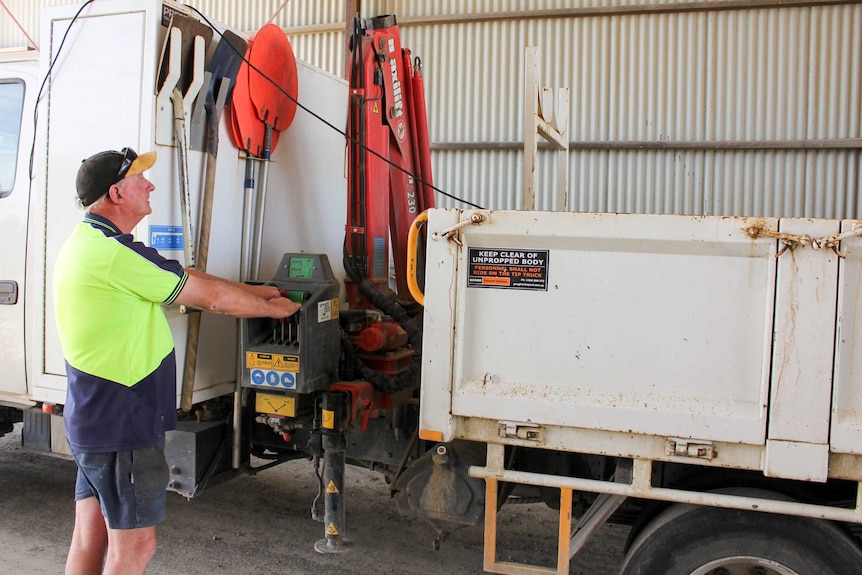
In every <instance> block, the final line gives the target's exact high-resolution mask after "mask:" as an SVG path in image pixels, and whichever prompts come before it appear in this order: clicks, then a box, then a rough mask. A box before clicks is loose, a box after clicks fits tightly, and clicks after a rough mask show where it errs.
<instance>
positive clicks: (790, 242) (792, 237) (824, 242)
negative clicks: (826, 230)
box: [742, 224, 862, 259]
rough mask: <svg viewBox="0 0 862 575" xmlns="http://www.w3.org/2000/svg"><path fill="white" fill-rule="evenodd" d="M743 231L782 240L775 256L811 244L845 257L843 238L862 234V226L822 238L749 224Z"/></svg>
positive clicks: (818, 248)
mask: <svg viewBox="0 0 862 575" xmlns="http://www.w3.org/2000/svg"><path fill="white" fill-rule="evenodd" d="M742 233H744V234H745V235H746V236H748V237H749V238H751V239H753V240H755V239H757V238H759V237H767V238H775V239H777V240H778V241H779V242H781V249H780V250H778V253H777V254H775V257H780V256H781V255H782V254H783V253H784V252H786V251H787V250H788V249H789V250H791V251H793V250H795V249H796V248H797V247H799V246H802V247H805V246H811V249H813V250H824V249H831V250H832V251H833V252H835V254H836V255H837V256H838V257H839V258H841V259H844V258H845V257H846V256H845V255H844V254H842V253H841V252H840V251H838V245H839V244H840V243H841V241H842V240H845V239H847V238H854V237H859V236H862V226H859V225H856V224H854V225H853V229H852V230H850V231H849V232H843V233H840V234H835V235H831V236H825V237H822V238H812V237H811V236H809V235H808V234H788V233H784V232H775V231H772V230H765V229H763V228H761V227H758V226H749V227H747V228H742Z"/></svg>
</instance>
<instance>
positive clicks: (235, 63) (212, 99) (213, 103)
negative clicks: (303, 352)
mask: <svg viewBox="0 0 862 575" xmlns="http://www.w3.org/2000/svg"><path fill="white" fill-rule="evenodd" d="M245 51H246V42H245V40H243V39H242V38H240V37H239V36H237V35H236V34H234V33H232V32H230V31H226V32H225V33H224V34H223V35H222V39H221V41H220V42H219V43H218V45H217V46H216V49H215V51H214V52H213V55H212V58H211V59H210V63H209V65H208V66H207V73H208V76H207V77H208V79H209V80H210V83H209V84H208V85H207V86H206V87H205V88H204V89H205V90H206V94H205V96H204V109H205V111H206V119H207V129H206V140H205V144H206V154H207V156H206V160H207V163H206V173H205V176H204V191H203V199H202V201H201V222H200V237H199V238H198V253H197V269H198V270H200V271H202V272H206V270H207V259H208V258H209V243H210V230H211V228H212V210H213V195H214V190H215V175H216V157H217V155H218V144H219V123H220V121H221V115H222V111H223V110H224V107H225V104H226V103H227V101H228V99H229V98H230V94H231V90H232V89H233V85H234V84H235V80H236V75H237V72H238V71H239V65H240V62H241V61H242V55H243V54H245ZM201 93H202V94H203V92H201ZM194 138H195V135H194V132H193V133H192V139H193V140H194ZM200 326H201V314H199V313H195V314H192V315H190V316H189V329H188V332H187V339H186V357H185V368H184V369H183V383H182V394H181V401H180V407H181V408H182V410H183V411H186V412H188V411H190V410H191V408H192V396H193V394H194V385H195V372H196V368H197V357H198V339H199V336H200Z"/></svg>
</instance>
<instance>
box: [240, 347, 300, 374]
mask: <svg viewBox="0 0 862 575" xmlns="http://www.w3.org/2000/svg"><path fill="white" fill-rule="evenodd" d="M245 366H246V367H247V368H248V369H254V368H256V367H258V368H265V369H274V370H276V371H292V372H295V373H298V372H299V356H298V355H281V354H279V353H259V352H256V351H247V352H245Z"/></svg>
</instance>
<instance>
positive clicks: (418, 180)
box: [90, 0, 484, 210]
mask: <svg viewBox="0 0 862 575" xmlns="http://www.w3.org/2000/svg"><path fill="white" fill-rule="evenodd" d="M90 1H92V0H90ZM184 6H186V7H187V8H189V9H190V10H193V11H194V12H196V13H197V14H198V16H200V17H201V19H202V20H203V21H204V22H206V23H207V25H208V26H209V27H210V28H212V29H213V31H215V33H216V34H218V35H219V36H220V37H221V36H222V33H221V30H219V29H218V28H217V27H216V26H215V25H214V24H213V23H212V22H211V21H210V20H209V19H208V18H207V17H206V16H204V14H203V13H202V12H201V11H200V10H198V9H197V8H195V7H194V6H190V5H188V4H184ZM228 44H230V43H228ZM230 47H231V49H232V50H234V52H236V53H237V54H238V55H239V56H240V57H241V58H242V60H243V62H245V63H246V64H247V65H248V67H249V68H251V69H252V70H254V71H255V72H257V73H258V74H260V75H261V76H263V77H264V78H266V81H267V82H269V83H271V84H272V85H273V86H274V87H275V88H276V89H277V90H278V91H279V92H281V93H282V94H284V95H285V96H286V97H287V98H288V99H290V100H291V101H292V102H294V103H295V104H296V105H297V107H298V108H301V109H302V110H303V111H304V112H306V113H308V114H310V115H311V116H312V117H314V118H315V119H316V120H318V121H320V122H322V123H323V124H325V125H326V126H327V127H328V128H330V129H332V130H334V131H336V132H338V133H339V134H340V135H342V136H344V138H345V139H346V140H349V141H350V142H352V143H353V144H356V145H358V146H359V147H361V148H362V149H364V150H365V151H367V152H369V153H370V154H372V155H374V156H376V157H377V158H379V159H381V160H383V161H384V162H386V163H387V164H389V165H390V166H392V167H394V168H395V169H397V170H400V171H401V172H404V173H405V174H407V175H408V176H410V177H412V178H414V179H415V180H416V181H417V182H419V183H421V184H423V185H425V186H428V187H429V188H431V189H432V190H434V191H435V192H437V193H439V194H442V195H444V196H446V197H447V198H450V199H452V200H455V201H457V202H461V203H463V204H466V205H468V206H470V207H473V208H476V209H479V210H481V209H484V208H482V207H481V206H479V205H477V204H474V203H473V202H470V201H468V200H465V199H463V198H459V197H458V196H455V195H453V194H450V193H448V192H445V191H443V190H441V189H440V188H438V187H437V186H435V185H434V184H432V183H430V182H426V181H425V180H423V179H422V178H420V177H419V176H417V175H416V174H414V173H413V172H411V171H409V170H407V169H405V168H404V167H402V166H400V165H398V164H396V163H395V162H393V161H392V160H390V159H389V158H387V157H385V156H383V155H382V154H380V153H378V152H377V151H376V150H372V149H371V148H369V147H367V146H366V145H365V144H364V143H362V142H359V141H357V140H356V139H354V138H352V137H351V136H350V135H349V134H348V133H347V132H345V131H344V130H342V129H341V128H338V127H337V126H335V125H333V124H332V123H331V122H329V121H328V120H326V119H325V118H323V117H322V116H320V115H319V114H317V113H315V112H313V111H311V110H309V109H308V108H307V107H305V106H304V105H303V104H302V103H301V102H299V101H298V100H297V99H296V98H294V97H293V96H291V95H290V94H288V93H287V91H285V90H284V88H282V87H281V86H280V85H279V84H278V82H276V81H275V80H273V79H272V78H270V77H269V76H267V75H266V74H264V73H263V72H262V71H261V70H260V69H259V68H257V67H256V66H255V65H254V64H252V63H251V62H249V61H248V59H247V58H246V57H245V54H240V52H239V50H237V49H236V47H234V46H233V45H231V46H230Z"/></svg>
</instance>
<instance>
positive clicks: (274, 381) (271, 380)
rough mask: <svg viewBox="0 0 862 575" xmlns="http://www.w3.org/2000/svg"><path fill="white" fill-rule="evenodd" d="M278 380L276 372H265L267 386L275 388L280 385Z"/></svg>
mask: <svg viewBox="0 0 862 575" xmlns="http://www.w3.org/2000/svg"><path fill="white" fill-rule="evenodd" d="M280 380H281V378H280V377H278V372H277V371H267V372H266V382H267V383H268V384H269V385H271V386H273V387H275V386H276V385H278V384H279V383H280Z"/></svg>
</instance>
